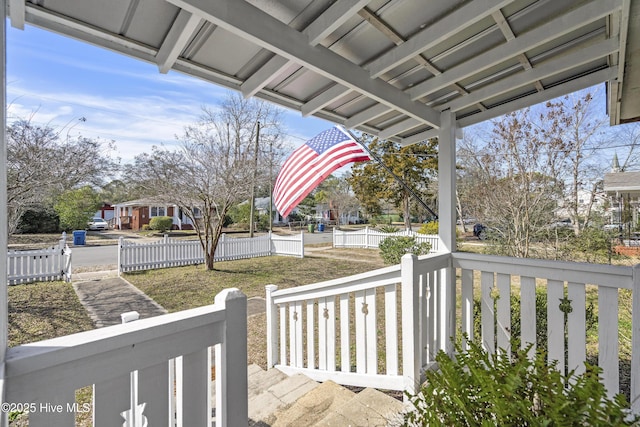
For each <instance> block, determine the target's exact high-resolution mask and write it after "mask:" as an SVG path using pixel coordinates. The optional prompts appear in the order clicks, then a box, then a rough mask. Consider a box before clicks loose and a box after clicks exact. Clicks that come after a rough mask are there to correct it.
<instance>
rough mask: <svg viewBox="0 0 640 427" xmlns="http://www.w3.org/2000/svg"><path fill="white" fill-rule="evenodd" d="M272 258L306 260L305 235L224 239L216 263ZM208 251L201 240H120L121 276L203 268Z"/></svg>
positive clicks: (215, 259) (217, 253) (119, 265)
mask: <svg viewBox="0 0 640 427" xmlns="http://www.w3.org/2000/svg"><path fill="white" fill-rule="evenodd" d="M270 255H284V256H297V257H300V258H302V257H303V256H304V235H303V234H302V233H300V234H299V235H295V236H278V235H274V234H272V233H269V234H266V235H264V236H258V237H247V238H233V237H228V236H226V235H225V234H223V235H222V236H220V240H219V242H218V247H217V248H216V252H215V257H214V261H215V262H218V261H232V260H238V259H247V258H257V257H263V256H270ZM204 262H205V256H204V251H203V250H202V247H201V245H200V241H198V240H176V239H170V238H169V237H168V236H167V235H165V236H164V238H163V239H161V240H158V241H155V242H149V243H136V242H132V241H128V240H125V239H123V238H122V237H121V238H120V242H119V245H118V272H119V273H126V272H129V271H139V270H152V269H156V268H167V267H178V266H184V265H194V264H203V263H204Z"/></svg>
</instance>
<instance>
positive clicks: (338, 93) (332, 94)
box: [300, 84, 350, 117]
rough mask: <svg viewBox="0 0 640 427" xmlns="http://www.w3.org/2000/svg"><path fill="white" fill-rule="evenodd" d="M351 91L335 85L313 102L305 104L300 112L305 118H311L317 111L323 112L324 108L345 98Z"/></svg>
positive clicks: (316, 97)
mask: <svg viewBox="0 0 640 427" xmlns="http://www.w3.org/2000/svg"><path fill="white" fill-rule="evenodd" d="M348 92H350V89H349V88H348V87H345V86H342V85H340V84H337V85H333V86H331V87H330V88H329V89H327V90H325V91H324V92H322V93H321V94H320V95H317V96H315V97H314V98H313V99H312V100H311V101H309V102H307V103H305V104H304V105H303V106H302V108H301V109H300V111H302V115H303V116H304V117H307V116H310V115H311V114H313V113H315V112H316V111H319V110H321V109H322V108H323V107H324V106H326V105H328V104H330V103H332V102H333V101H335V100H336V99H338V98H341V97H343V96H344V95H346V94H347V93H348Z"/></svg>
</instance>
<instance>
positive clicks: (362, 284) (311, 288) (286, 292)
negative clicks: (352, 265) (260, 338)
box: [272, 264, 400, 303]
mask: <svg viewBox="0 0 640 427" xmlns="http://www.w3.org/2000/svg"><path fill="white" fill-rule="evenodd" d="M399 281H400V264H398V265H393V266H390V267H384V268H379V269H377V270H372V271H368V272H366V273H360V274H354V275H353V276H348V277H342V278H338V279H333V280H327V281H324V282H318V283H312V284H310V285H304V286H298V287H295V288H287V289H281V290H278V291H275V292H273V294H272V297H273V299H274V302H275V303H283V302H288V301H297V300H300V299H303V298H304V297H305V296H306V295H307V294H311V293H314V294H315V293H317V292H318V291H319V290H322V291H323V292H324V293H326V294H327V295H329V294H336V295H337V294H339V293H345V292H350V291H349V290H346V289H343V288H348V287H356V288H358V289H366V288H368V287H372V286H373V287H375V286H380V285H381V282H383V283H387V282H388V283H396V282H399ZM338 290H339V292H337V291H338Z"/></svg>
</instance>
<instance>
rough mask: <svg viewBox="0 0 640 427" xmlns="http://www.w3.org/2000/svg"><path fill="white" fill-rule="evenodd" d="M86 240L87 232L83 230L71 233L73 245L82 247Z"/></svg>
mask: <svg viewBox="0 0 640 427" xmlns="http://www.w3.org/2000/svg"><path fill="white" fill-rule="evenodd" d="M86 238H87V232H86V231H84V230H75V231H74V232H73V244H74V245H80V246H81V245H84V244H85V240H86Z"/></svg>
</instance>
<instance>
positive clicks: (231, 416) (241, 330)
mask: <svg viewBox="0 0 640 427" xmlns="http://www.w3.org/2000/svg"><path fill="white" fill-rule="evenodd" d="M215 302H216V304H220V305H224V310H225V313H226V320H225V325H226V327H225V332H224V341H223V342H222V343H221V344H218V345H216V346H215V354H216V425H217V426H222V427H230V426H242V425H244V426H246V425H248V423H249V410H248V405H247V401H248V396H247V297H246V296H245V295H244V294H243V293H242V292H241V291H240V290H239V289H236V288H230V289H225V290H223V291H222V292H220V293H219V294H218V295H216V299H215Z"/></svg>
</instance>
